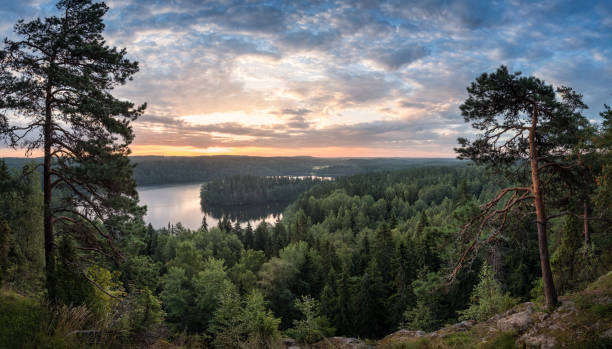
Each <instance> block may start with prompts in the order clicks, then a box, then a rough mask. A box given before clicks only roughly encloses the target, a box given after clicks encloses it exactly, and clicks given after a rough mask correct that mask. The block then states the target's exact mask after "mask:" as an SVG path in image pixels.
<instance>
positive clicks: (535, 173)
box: [529, 105, 557, 309]
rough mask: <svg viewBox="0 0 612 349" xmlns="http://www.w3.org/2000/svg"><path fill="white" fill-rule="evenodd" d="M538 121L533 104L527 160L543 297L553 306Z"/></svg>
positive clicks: (553, 295)
mask: <svg viewBox="0 0 612 349" xmlns="http://www.w3.org/2000/svg"><path fill="white" fill-rule="evenodd" d="M537 123H538V110H537V107H536V106H535V105H534V108H533V115H532V119H531V127H530V128H529V161H530V166H531V182H532V186H533V196H534V204H535V209H536V216H537V226H538V246H539V249H540V267H541V269H542V281H543V284H544V297H545V298H546V307H547V308H549V309H550V308H553V307H554V306H555V305H557V292H556V291H555V284H554V281H553V277H552V271H551V269H550V258H549V255H548V240H547V236H546V212H545V210H544V200H543V197H542V190H541V188H540V173H539V169H538V155H537V151H536V145H535V131H536V126H537Z"/></svg>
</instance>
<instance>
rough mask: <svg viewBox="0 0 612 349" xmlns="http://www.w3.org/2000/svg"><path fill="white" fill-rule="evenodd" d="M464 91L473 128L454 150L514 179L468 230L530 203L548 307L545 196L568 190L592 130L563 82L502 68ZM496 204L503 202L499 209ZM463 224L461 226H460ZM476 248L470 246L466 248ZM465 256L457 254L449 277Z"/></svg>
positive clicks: (552, 292) (552, 300)
mask: <svg viewBox="0 0 612 349" xmlns="http://www.w3.org/2000/svg"><path fill="white" fill-rule="evenodd" d="M467 92H468V99H466V100H465V102H464V103H463V104H462V105H461V106H460V109H461V112H462V115H463V116H464V118H465V121H466V122H469V123H471V124H472V126H473V127H474V128H476V129H477V130H478V131H479V133H478V136H477V138H476V139H475V140H474V141H469V140H467V139H465V138H460V139H459V140H458V141H459V144H460V147H459V148H456V149H455V151H456V152H457V153H458V155H459V158H461V159H470V160H472V161H474V162H476V163H477V164H483V165H486V166H488V167H489V168H491V169H493V170H496V171H499V172H501V173H504V174H505V175H507V176H508V177H509V178H510V179H511V180H512V181H513V182H518V183H519V185H517V186H515V187H507V188H504V189H502V190H501V191H500V192H499V193H498V195H497V196H496V197H495V198H494V199H493V200H492V201H490V202H489V203H487V204H485V205H483V212H482V213H481V214H480V215H478V216H476V217H475V218H476V219H474V220H472V221H471V222H472V223H477V224H476V225H477V226H479V227H481V228H477V229H474V230H475V231H474V234H478V235H480V234H482V233H483V231H482V230H483V228H482V227H488V226H489V225H495V228H494V231H498V232H499V231H501V230H503V228H504V225H505V222H506V219H505V217H507V215H508V213H509V212H510V211H512V210H513V209H515V208H517V207H518V206H521V205H527V204H529V205H530V206H532V208H533V209H534V211H535V215H536V227H537V234H538V246H539V252H540V268H541V271H542V281H543V285H544V293H545V297H546V306H547V307H548V308H552V307H554V306H555V305H556V304H557V292H556V289H555V285H554V281H553V277H552V271H551V268H550V261H549V251H548V231H547V223H548V221H549V220H550V219H551V217H550V216H549V215H548V214H549V213H548V211H549V210H550V209H551V206H552V207H554V202H552V201H554V200H551V198H554V197H555V195H550V194H551V192H553V191H558V190H559V188H558V187H561V186H564V187H566V186H567V187H568V189H571V188H572V186H574V183H573V182H575V181H573V180H572V181H568V180H567V179H568V178H573V179H576V178H577V177H579V173H574V172H572V170H573V169H578V168H581V167H583V166H582V165H581V163H582V160H581V151H582V149H583V148H584V147H583V145H582V143H584V142H585V141H586V140H587V139H588V138H590V137H591V135H592V134H593V133H594V131H593V127H592V126H591V125H590V124H589V121H588V120H587V119H586V118H585V117H584V116H583V115H581V114H580V110H582V109H585V108H586V105H585V104H584V103H583V102H582V96H581V95H579V94H577V93H576V92H574V91H573V90H572V89H571V88H569V87H565V86H561V87H559V88H557V89H554V88H553V87H552V86H551V85H547V84H545V83H544V81H542V80H540V79H538V78H536V77H533V76H531V77H522V76H521V73H520V72H517V73H514V74H511V73H509V72H508V69H507V68H506V67H505V66H501V67H500V68H498V69H497V71H496V72H494V73H491V74H487V73H484V74H482V75H481V76H480V77H478V78H477V79H476V81H475V82H473V83H472V84H471V85H470V86H469V87H468V88H467ZM576 182H577V183H580V180H577V181H576ZM547 195H548V196H547ZM506 198H508V199H507V201H505V200H506ZM498 203H504V204H503V205H501V206H502V207H501V208H500V207H498V205H497V204H498ZM581 206H582V205H581ZM580 213H582V207H580ZM585 221H586V220H585ZM471 226H472V225H471V224H467V225H466V226H465V227H464V230H463V231H464V232H465V231H466V230H467V229H469V228H470V227H471ZM492 234H495V233H492ZM476 247H477V246H476V244H475V243H474V244H471V245H469V247H468V248H467V249H466V252H467V253H469V252H470V251H472V250H474V249H475V248H476ZM465 257H466V254H465V253H464V254H463V256H462V257H461V259H460V261H459V262H458V263H457V266H456V268H455V271H454V273H453V275H455V274H456V273H457V271H458V269H459V268H460V267H461V265H462V262H463V261H464V260H465Z"/></svg>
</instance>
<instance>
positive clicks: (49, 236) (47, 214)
mask: <svg viewBox="0 0 612 349" xmlns="http://www.w3.org/2000/svg"><path fill="white" fill-rule="evenodd" d="M43 132H44V141H45V160H44V170H43V187H44V189H43V190H44V216H43V220H44V230H45V273H46V276H47V282H46V284H47V293H48V297H49V300H50V301H51V302H55V297H56V280H55V256H54V248H55V245H54V241H53V222H52V215H51V142H52V139H51V134H52V119H51V87H50V86H49V87H48V88H47V98H46V106H45V123H44V131H43Z"/></svg>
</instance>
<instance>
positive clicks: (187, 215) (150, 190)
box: [138, 184, 289, 229]
mask: <svg viewBox="0 0 612 349" xmlns="http://www.w3.org/2000/svg"><path fill="white" fill-rule="evenodd" d="M200 187H201V184H184V185H172V186H152V187H139V188H138V195H139V197H140V204H141V205H147V215H146V216H145V217H144V219H145V222H146V223H151V225H153V227H155V228H161V227H166V226H168V223H170V224H176V223H179V222H180V223H181V224H182V225H183V226H185V227H187V228H190V229H198V228H199V227H200V225H201V224H202V217H204V216H205V215H206V222H207V223H208V226H209V227H212V226H216V225H217V223H218V221H219V219H220V218H221V217H222V216H223V215H226V216H228V217H229V218H230V220H231V221H232V222H236V221H237V220H238V221H240V222H241V225H242V226H246V223H247V222H251V225H252V226H254V227H255V226H257V225H258V224H259V223H260V222H261V221H262V220H264V218H265V220H266V222H270V223H273V222H275V221H276V219H277V218H280V217H281V216H282V211H283V210H284V209H285V207H287V205H288V204H289V203H286V204H274V205H257V206H236V207H234V206H222V207H215V206H212V207H206V208H205V209H204V211H206V212H204V211H203V209H202V207H201V206H200Z"/></svg>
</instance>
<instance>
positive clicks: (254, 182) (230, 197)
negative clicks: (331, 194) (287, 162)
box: [200, 175, 331, 206]
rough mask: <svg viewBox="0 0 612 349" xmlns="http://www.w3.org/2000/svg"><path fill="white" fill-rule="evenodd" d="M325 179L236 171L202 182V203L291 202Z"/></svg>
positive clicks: (259, 203)
mask: <svg viewBox="0 0 612 349" xmlns="http://www.w3.org/2000/svg"><path fill="white" fill-rule="evenodd" d="M323 180H331V178H327V179H322V178H317V177H312V176H309V177H295V176H267V177H258V176H251V175H236V176H231V177H225V178H223V179H220V180H215V181H211V182H208V183H205V184H202V189H201V190H200V200H201V202H202V206H207V205H221V206H242V205H268V204H271V203H289V202H292V201H295V199H297V197H298V196H299V195H300V194H301V193H303V192H305V191H306V190H308V189H310V188H311V187H312V186H314V185H315V184H318V183H321V182H322V181H323Z"/></svg>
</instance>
